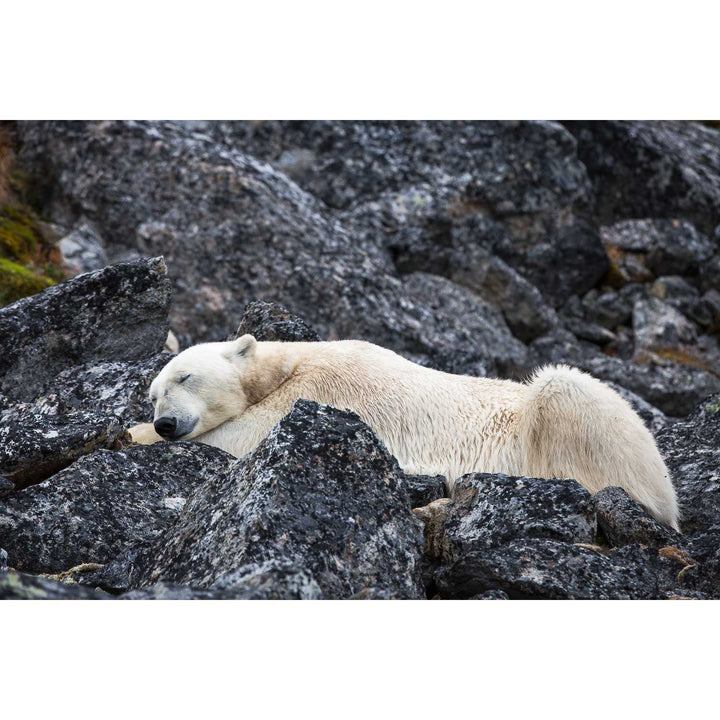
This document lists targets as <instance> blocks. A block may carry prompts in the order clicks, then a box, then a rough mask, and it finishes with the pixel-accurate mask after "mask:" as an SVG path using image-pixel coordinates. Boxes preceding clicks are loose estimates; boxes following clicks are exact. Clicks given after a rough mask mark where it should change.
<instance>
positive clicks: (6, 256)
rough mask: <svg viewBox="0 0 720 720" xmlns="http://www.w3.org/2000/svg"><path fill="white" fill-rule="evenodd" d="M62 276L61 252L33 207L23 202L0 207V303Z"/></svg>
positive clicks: (11, 300) (55, 280)
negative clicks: (26, 205)
mask: <svg viewBox="0 0 720 720" xmlns="http://www.w3.org/2000/svg"><path fill="white" fill-rule="evenodd" d="M64 279H65V271H64V269H63V267H62V259H61V256H60V254H59V252H58V250H57V248H56V247H55V246H54V243H53V242H52V241H51V240H50V239H48V238H46V237H45V235H44V233H43V230H42V228H41V225H40V223H39V221H38V219H37V217H36V216H35V214H34V213H33V212H32V210H30V209H29V208H26V207H25V206H23V205H6V206H4V207H2V208H0V305H5V304H7V303H9V302H13V301H14V300H19V299H20V298H21V297H25V296H26V295H32V294H34V293H36V292H38V291H40V290H43V289H45V288H46V287H49V286H50V285H54V284H55V283H56V282H60V281H61V280H64Z"/></svg>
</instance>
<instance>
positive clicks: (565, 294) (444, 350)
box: [0, 121, 720, 598]
mask: <svg viewBox="0 0 720 720" xmlns="http://www.w3.org/2000/svg"><path fill="white" fill-rule="evenodd" d="M62 281H64V282H62ZM58 283H60V284H58ZM0 304H2V305H4V307H3V308H0V344H1V345H2V348H3V353H2V356H1V357H0V498H1V499H0V548H3V551H0V597H2V596H5V597H75V596H77V597H115V596H121V597H130V598H141V597H144V598H148V597H163V598H172V597H203V598H204V597H288V598H289V597H307V598H318V597H367V598H385V597H387V598H390V597H436V596H440V597H488V598H498V597H511V598H512V597H599V598H601V597H717V596H720V555H719V554H718V547H720V544H719V541H720V449H719V448H720V401H719V400H718V398H719V397H720V396H718V395H717V393H719V392H720V345H719V341H720V131H718V130H717V129H715V128H713V127H710V126H708V125H706V124H702V123H692V122H569V123H554V122H393V123H389V122H324V121H306V122H177V123H169V122H167V123H166V122H148V123H145V122H17V123H2V124H0ZM238 324H240V325H241V327H242V330H243V331H244V332H253V333H255V334H256V335H257V337H258V338H260V339H283V340H288V341H292V340H317V339H320V338H322V339H338V338H350V337H353V338H362V339H366V340H370V341H372V342H376V343H378V344H380V345H383V346H385V347H389V348H392V349H394V350H396V351H397V352H399V353H401V354H403V355H405V356H406V357H408V358H410V359H412V360H414V361H416V362H420V363H422V364H424V365H427V366H430V367H435V368H439V369H443V370H447V371H450V372H456V373H466V374H472V375H478V376H500V377H509V378H515V379H521V378H523V377H524V376H525V375H527V374H528V373H529V372H530V371H531V370H532V369H533V368H534V367H536V366H537V365H539V364H543V363H547V362H566V363H569V364H572V365H576V366H578V367H581V368H583V369H585V370H587V371H589V372H591V373H592V374H593V375H595V376H596V377H599V378H601V379H603V380H605V381H607V382H609V383H611V384H612V385H613V386H614V387H615V388H616V389H617V390H618V391H619V392H621V393H622V394H623V395H624V396H625V397H626V398H628V399H629V400H630V401H631V403H633V405H634V406H635V407H636V408H637V409H638V411H639V412H640V414H641V415H642V417H643V419H644V420H645V421H646V423H647V424H648V426H649V427H650V428H651V429H652V431H653V432H654V433H655V434H656V436H657V438H658V442H659V444H660V447H661V451H662V452H663V454H664V455H665V457H666V459H667V461H668V465H669V466H670V467H671V470H672V472H673V476H674V478H675V483H676V486H677V488H678V492H679V495H680V499H681V505H682V509H683V524H682V529H683V532H684V534H683V535H682V536H675V535H674V534H673V533H671V532H670V531H668V530H667V529H665V528H662V527H660V526H657V524H654V523H653V522H652V521H651V520H650V519H649V518H648V517H647V516H646V515H645V514H644V513H643V511H642V510H641V509H640V508H639V507H637V506H636V505H635V503H634V502H633V501H632V500H631V499H630V498H629V497H627V496H623V494H622V493H620V492H616V491H615V490H608V491H603V493H600V494H598V495H597V496H595V498H590V497H589V495H587V493H586V492H585V491H584V490H583V489H582V488H580V486H577V485H576V484H575V483H573V484H572V487H569V482H568V481H564V483H562V484H558V483H557V482H555V483H553V482H548V481H533V480H532V479H527V478H526V479H524V482H523V483H520V484H519V485H518V483H517V482H516V480H515V479H513V478H504V477H503V476H484V475H474V476H468V478H467V479H466V480H465V481H463V483H461V487H462V488H463V492H461V493H459V494H458V496H457V497H456V498H455V499H454V500H452V501H450V500H449V499H447V498H444V495H445V492H444V486H443V483H442V478H422V477H415V476H405V475H403V474H402V473H401V472H400V471H399V469H398V468H397V466H396V464H395V462H394V460H393V459H392V458H391V457H390V456H388V455H387V453H386V452H385V450H384V448H383V447H382V445H379V444H378V443H377V440H376V439H375V438H374V436H373V435H372V433H371V432H369V430H368V429H367V428H365V427H364V426H363V425H362V423H360V422H359V421H358V420H357V418H355V417H354V416H352V415H348V414H347V413H343V412H342V411H341V410H334V409H331V408H323V407H321V406H316V405H313V404H311V403H298V404H297V405H296V407H295V409H294V410H293V412H292V413H291V415H289V416H288V417H287V418H286V419H285V420H284V421H282V422H281V423H280V425H278V426H277V427H276V429H275V430H274V431H273V433H272V434H271V436H270V437H269V438H268V439H267V440H266V441H265V443H263V445H262V446H261V447H260V448H258V449H257V450H256V451H255V452H254V453H253V454H252V455H251V456H250V457H249V458H247V459H244V460H242V461H235V460H234V459H233V458H230V457H228V456H226V455H224V453H222V452H221V451H218V450H215V449H212V448H206V447H203V446H201V445H199V444H196V443H177V444H173V445H169V444H161V445H158V446H153V447H147V448H140V447H131V446H130V445H129V439H128V436H127V435H126V429H127V428H128V427H130V426H131V425H132V424H134V423H136V422H142V421H146V420H148V419H149V418H150V415H151V409H150V407H149V405H148V403H147V400H146V394H147V387H148V385H149V383H150V381H151V380H152V378H153V377H154V375H155V373H156V372H157V371H158V369H159V368H160V367H162V366H163V364H164V363H165V362H167V360H168V358H169V357H170V354H169V352H168V350H166V349H164V345H165V340H166V337H167V332H168V329H172V331H173V332H174V333H175V335H176V336H177V337H178V338H179V341H180V345H181V347H186V346H188V345H190V344H192V343H195V342H199V341H204V340H221V339H225V338H226V337H228V336H230V335H231V334H233V333H234V332H235V331H236V330H237V329H238ZM331 416H332V417H334V418H335V419H334V420H333V421H332V422H331V423H329V421H328V417H331ZM329 425H332V426H333V427H341V428H342V431H339V430H338V431H337V432H336V433H335V434H333V433H330V434H328V429H327V428H328V427H329ZM312 443H315V446H322V447H323V448H324V450H323V452H324V454H325V455H324V457H325V461H324V462H322V463H320V464H319V465H318V464H317V462H316V457H315V455H313V453H311V452H309V451H308V450H307V448H308V447H310V446H311V444H312ZM350 456H352V457H353V458H355V459H354V460H353V462H352V463H351V462H349V461H347V462H346V460H345V459H346V458H348V457H350ZM269 457H272V458H274V463H273V464H271V465H268V462H269V460H268V458H269ZM278 458H281V460H280V461H279V460H278ZM357 458H360V459H359V460H357ZM351 465H354V466H353V467H350V466H351ZM298 467H302V468H304V471H303V473H300V474H298V472H297V468H298ZM356 476H357V478H358V479H357V480H356V481H354V478H355V477H356ZM270 477H273V478H274V479H273V480H272V481H271V480H269V479H268V478H270ZM528 483H531V484H532V487H533V493H532V495H531V496H527V492H526V489H527V487H528ZM359 487H361V488H362V489H361V490H360V491H359V490H358V488H359ZM526 497H528V499H527V500H526V499H525V498H526ZM328 498H335V500H334V501H333V502H330V501H329V499H328ZM289 499H290V500H289ZM432 501H435V502H433V504H432V505H430V509H427V508H426V509H424V510H420V511H418V513H417V514H413V513H412V512H411V507H412V506H415V507H420V506H423V505H427V504H428V503H429V502H432ZM288 503H289V504H288ZM480 506H481V507H482V508H485V509H486V508H487V507H488V506H489V507H491V508H493V512H492V513H490V514H489V515H488V514H487V512H486V511H483V513H477V515H474V513H476V512H477V508H478V507H480ZM339 508H345V509H346V512H345V515H344V516H343V517H345V521H344V522H339V521H338V517H337V515H338V512H339V510H338V509H339ZM418 516H419V518H420V519H418ZM218 518H219V519H218ZM467 518H470V519H471V520H472V522H470V521H468V520H467ZM258 528H262V529H263V532H261V533H259V532H258ZM478 528H479V529H478ZM528 528H532V531H531V532H530V531H528ZM390 538H393V539H392V541H391V540H390ZM5 566H6V567H7V569H6V567H5ZM3 571H4V574H3Z"/></svg>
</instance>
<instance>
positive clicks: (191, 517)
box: [132, 400, 424, 598]
mask: <svg viewBox="0 0 720 720" xmlns="http://www.w3.org/2000/svg"><path fill="white" fill-rule="evenodd" d="M400 476H401V473H400V471H399V468H398V466H397V462H396V461H395V460H394V459H393V458H392V457H391V456H390V455H389V454H388V453H387V450H386V449H385V447H384V446H383V445H382V444H381V443H380V442H379V441H378V439H377V438H376V437H375V435H374V434H373V433H372V432H371V431H370V429H369V428H368V427H367V426H366V425H364V424H363V423H362V422H361V421H360V420H359V419H358V418H357V416H356V415H354V414H353V413H350V412H347V411H339V410H335V409H334V408H330V407H328V406H321V405H318V404H316V403H312V402H308V401H303V400H300V401H297V402H296V403H295V405H294V406H293V409H292V411H291V412H290V414H289V415H287V416H286V417H285V418H284V419H283V420H281V421H280V422H279V423H278V424H277V425H276V426H275V427H274V428H273V430H272V431H271V432H270V435H269V436H268V437H267V438H266V439H265V440H263V442H262V443H261V444H260V445H259V446H258V447H257V448H256V450H255V451H254V452H253V453H252V454H251V455H250V456H249V457H248V458H247V459H246V461H245V462H244V463H243V464H242V465H236V466H235V468H234V469H233V470H232V471H231V472H230V473H229V474H227V475H225V476H218V477H216V478H215V479H213V480H211V481H210V482H208V483H207V484H205V485H204V486H203V488H201V489H200V491H199V492H197V493H196V494H195V495H194V496H193V498H192V499H191V500H190V501H189V502H188V503H187V505H186V506H185V508H184V510H183V512H182V515H181V517H180V518H179V519H178V522H176V523H175V525H174V526H173V527H172V528H170V529H169V530H168V531H167V532H166V533H164V534H163V535H162V536H161V537H160V538H159V539H158V540H157V542H156V543H155V544H154V546H153V547H152V548H151V550H150V551H149V552H147V553H145V554H144V556H141V557H140V558H138V559H136V567H135V569H134V572H133V576H132V582H133V585H134V586H135V587H141V586H145V585H152V584H156V583H158V582H165V583H175V584H177V583H182V584H190V585H193V586H196V587H200V588H207V587H211V586H215V585H218V584H220V585H222V584H223V583H226V582H228V581H229V578H233V577H235V576H236V574H237V573H238V572H239V571H242V569H243V568H244V567H245V566H247V565H250V564H258V563H259V564H262V563H264V562H267V561H269V560H286V561H289V562H291V563H293V564H295V565H297V566H298V567H300V568H302V569H303V570H306V571H307V572H308V573H310V574H311V575H312V577H313V578H314V580H315V582H316V583H317V584H318V586H319V587H320V589H321V590H322V592H323V595H324V597H326V598H343V597H350V596H352V595H355V594H356V593H358V592H360V591H361V590H363V589H366V588H374V589H377V590H381V591H382V590H386V591H389V592H392V593H394V594H397V595H399V596H402V597H408V598H419V597H423V596H424V589H423V587H422V584H421V581H420V574H421V556H422V531H421V525H420V522H419V521H418V520H416V518H415V517H414V516H413V514H412V512H411V510H410V500H409V498H408V495H407V492H406V490H405V487H404V485H403V483H402V481H401V479H400Z"/></svg>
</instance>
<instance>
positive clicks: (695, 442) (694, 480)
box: [657, 395, 720, 534]
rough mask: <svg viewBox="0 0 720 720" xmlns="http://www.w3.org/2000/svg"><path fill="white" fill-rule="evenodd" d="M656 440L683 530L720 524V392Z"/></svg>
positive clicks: (689, 531)
mask: <svg viewBox="0 0 720 720" xmlns="http://www.w3.org/2000/svg"><path fill="white" fill-rule="evenodd" d="M657 441H658V447H659V448H660V452H661V453H662V455H663V457H664V458H665V463H666V464H667V466H668V469H669V470H670V474H671V476H672V478H673V482H674V484H675V488H676V490H677V494H678V500H679V502H680V512H681V528H682V530H683V532H684V533H686V534H689V533H694V532H699V531H704V530H707V529H709V528H711V527H713V526H718V525H720V395H715V396H713V397H711V398H708V399H707V400H705V401H703V402H702V403H700V404H699V405H698V407H697V408H696V409H695V411H694V412H693V414H692V415H691V416H690V417H689V418H688V419H687V421H685V422H680V423H675V424H674V425H671V426H669V427H667V428H665V429H664V430H662V431H661V432H660V433H659V434H658V437H657Z"/></svg>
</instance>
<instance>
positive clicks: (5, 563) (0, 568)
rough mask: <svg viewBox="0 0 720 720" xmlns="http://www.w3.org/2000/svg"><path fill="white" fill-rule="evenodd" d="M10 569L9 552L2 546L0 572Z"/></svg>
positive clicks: (0, 549)
mask: <svg viewBox="0 0 720 720" xmlns="http://www.w3.org/2000/svg"><path fill="white" fill-rule="evenodd" d="M7 569H8V554H7V550H3V549H2V548H0V573H3V572H7Z"/></svg>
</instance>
